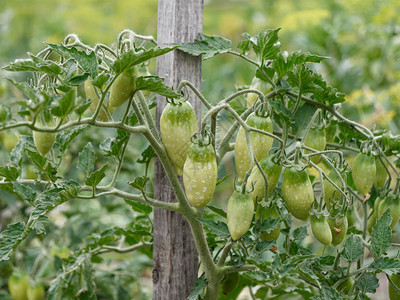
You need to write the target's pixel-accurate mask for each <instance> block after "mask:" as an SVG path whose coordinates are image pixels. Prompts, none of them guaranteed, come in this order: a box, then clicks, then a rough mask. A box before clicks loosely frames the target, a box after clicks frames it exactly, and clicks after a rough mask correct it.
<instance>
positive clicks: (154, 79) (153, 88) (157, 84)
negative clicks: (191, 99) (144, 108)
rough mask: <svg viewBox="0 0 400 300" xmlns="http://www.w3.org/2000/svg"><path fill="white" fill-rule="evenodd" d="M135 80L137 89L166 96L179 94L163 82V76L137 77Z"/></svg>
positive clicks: (174, 96)
mask: <svg viewBox="0 0 400 300" xmlns="http://www.w3.org/2000/svg"><path fill="white" fill-rule="evenodd" d="M135 82H136V89H137V90H146V91H150V92H154V93H157V94H159V95H162V96H165V97H168V98H176V97H179V96H180V95H179V94H178V93H176V92H175V91H174V90H173V89H172V88H171V87H169V86H168V85H166V84H165V83H164V78H161V77H158V76H141V77H137V78H136V80H135Z"/></svg>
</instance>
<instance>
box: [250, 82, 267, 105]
mask: <svg viewBox="0 0 400 300" xmlns="http://www.w3.org/2000/svg"><path fill="white" fill-rule="evenodd" d="M249 89H252V90H259V91H260V92H261V93H263V94H266V93H267V92H268V83H267V82H266V81H264V80H261V79H259V78H257V77H254V78H253V81H252V82H251V85H250V87H249ZM257 99H258V95H257V94H256V93H248V94H247V97H246V106H247V108H249V107H250V106H252V105H253V104H254V103H255V102H256V101H257Z"/></svg>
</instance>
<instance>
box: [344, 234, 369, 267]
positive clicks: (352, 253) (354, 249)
mask: <svg viewBox="0 0 400 300" xmlns="http://www.w3.org/2000/svg"><path fill="white" fill-rule="evenodd" d="M363 255H364V248H363V245H362V242H361V239H360V237H358V236H355V235H354V234H351V235H350V236H348V237H347V239H346V243H345V244H344V249H343V253H342V258H343V259H344V260H345V261H348V262H353V261H357V260H359V259H360V258H361V257H363Z"/></svg>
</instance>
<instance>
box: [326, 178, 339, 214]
mask: <svg viewBox="0 0 400 300" xmlns="http://www.w3.org/2000/svg"><path fill="white" fill-rule="evenodd" d="M328 177H329V178H330V179H331V180H332V181H333V182H334V183H335V184H336V185H337V186H338V187H342V183H341V181H340V178H339V175H338V174H336V172H335V171H333V170H332V171H330V172H329V175H328ZM340 195H341V193H340V192H339V191H338V189H337V188H335V187H334V186H333V184H332V183H330V182H329V181H328V180H327V179H326V178H325V179H324V201H325V203H326V207H327V208H328V210H329V209H331V207H332V206H333V205H334V204H335V202H337V201H339V200H340Z"/></svg>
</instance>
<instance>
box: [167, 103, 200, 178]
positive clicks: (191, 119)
mask: <svg viewBox="0 0 400 300" xmlns="http://www.w3.org/2000/svg"><path fill="white" fill-rule="evenodd" d="M160 131H161V139H162V142H163V144H164V147H165V150H166V151H167V155H168V157H169V159H170V161H171V163H172V164H173V165H174V167H175V170H176V173H177V174H178V175H179V176H182V174H183V165H184V164H185V161H186V156H187V153H188V150H189V147H190V145H191V141H190V138H191V137H192V135H193V134H194V133H196V132H197V131H198V125H197V117H196V114H195V112H194V110H193V107H192V105H190V103H189V102H187V101H182V102H181V101H179V102H178V101H176V102H175V104H174V103H168V104H167V106H166V107H165V109H164V111H163V113H162V115H161V119H160Z"/></svg>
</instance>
